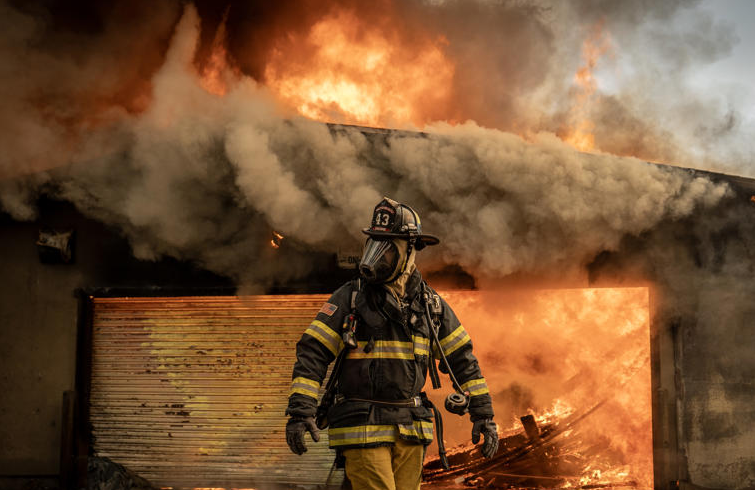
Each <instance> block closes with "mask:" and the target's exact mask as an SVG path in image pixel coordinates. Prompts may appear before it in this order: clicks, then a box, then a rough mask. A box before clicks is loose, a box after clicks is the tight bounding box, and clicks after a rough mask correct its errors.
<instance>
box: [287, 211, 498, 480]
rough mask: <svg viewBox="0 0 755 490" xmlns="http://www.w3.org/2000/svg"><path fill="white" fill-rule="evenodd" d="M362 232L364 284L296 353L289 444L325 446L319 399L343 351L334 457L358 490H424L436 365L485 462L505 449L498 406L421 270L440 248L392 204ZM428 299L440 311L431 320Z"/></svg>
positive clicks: (352, 285)
mask: <svg viewBox="0 0 755 490" xmlns="http://www.w3.org/2000/svg"><path fill="white" fill-rule="evenodd" d="M362 231H363V233H365V234H366V235H368V239H367V241H366V244H365V246H364V251H363V255H362V259H361V262H360V265H359V273H360V274H359V278H358V279H355V280H352V281H350V282H348V283H346V284H344V285H343V286H342V287H340V288H339V289H338V290H336V291H335V293H333V295H332V296H331V297H330V299H329V300H328V301H327V302H326V303H325V304H324V305H323V306H322V308H321V309H320V311H319V312H318V313H317V315H316V317H315V319H314V321H313V322H312V323H311V324H310V326H309V327H308V328H307V330H306V331H305V332H304V335H303V336H302V337H301V339H300V340H299V342H298V343H297V346H296V358H297V360H296V363H295V364H294V369H293V376H292V377H293V380H292V384H291V390H290V395H289V402H288V408H287V409H286V414H287V415H288V416H289V417H290V418H289V421H288V423H287V425H286V441H287V443H288V445H289V447H290V448H291V451H293V452H294V453H296V454H302V453H304V452H305V451H306V450H307V448H306V446H305V443H304V434H305V432H309V434H310V436H311V437H312V439H313V440H314V441H315V442H317V441H318V440H319V432H318V428H317V425H316V423H315V414H316V410H317V397H318V393H319V391H320V386H321V384H322V383H323V379H324V378H325V375H326V371H327V369H328V365H329V364H330V363H331V361H333V360H334V359H335V358H336V357H337V356H339V354H340V353H341V351H342V350H344V349H345V350H344V352H343V358H342V360H341V362H340V365H341V366H340V369H338V371H339V372H338V373H336V374H337V377H336V378H335V379H334V382H335V383H336V384H335V386H336V387H337V388H336V393H337V394H336V395H335V400H334V402H333V405H332V406H331V407H330V408H329V410H328V412H327V421H328V423H329V427H328V438H329V441H330V447H331V448H334V449H336V452H337V454H338V455H339V456H340V457H342V458H343V460H345V470H346V475H347V477H348V479H349V480H350V481H351V484H352V485H353V488H355V489H392V490H395V489H398V490H406V489H419V486H420V481H421V476H422V463H423V459H424V454H425V448H426V447H427V445H428V444H430V442H431V441H432V439H433V412H432V410H431V405H432V404H431V403H429V401H428V400H427V398H426V397H425V396H424V393H422V388H423V386H424V385H425V380H426V376H427V374H428V370H430V374H431V376H432V375H433V372H435V373H436V374H435V376H437V371H435V359H437V358H440V357H442V356H443V355H444V356H445V358H446V359H447V363H446V365H447V366H448V367H450V370H451V372H450V373H449V375H450V376H451V377H452V379H453V378H455V379H454V381H455V385H456V386H458V387H460V389H461V390H462V391H463V393H464V395H465V397H463V398H464V399H465V400H468V404H467V405H466V410H464V409H462V413H463V411H468V412H469V414H470V418H471V421H472V423H473V426H472V441H473V443H475V444H476V443H478V442H479V440H480V435H482V436H483V437H484V442H483V444H482V446H481V452H482V454H483V456H485V457H487V458H490V457H492V456H493V455H494V454H495V452H496V451H497V448H498V433H497V430H496V426H495V423H493V420H492V419H493V408H492V405H491V398H490V394H489V392H488V388H487V385H486V383H485V379H484V378H483V376H482V373H481V372H480V368H479V366H478V364H477V360H476V359H475V357H474V355H473V354H472V342H471V339H470V337H469V335H468V334H467V332H466V331H465V330H464V327H463V326H462V325H461V324H460V323H459V320H458V319H457V318H456V315H455V314H454V312H453V310H451V308H450V307H449V306H448V304H447V303H446V302H445V301H444V300H443V299H442V298H440V297H439V296H437V294H436V293H435V291H433V290H432V289H431V288H430V287H429V286H428V285H427V283H426V282H425V281H424V280H423V279H422V276H421V275H420V273H419V271H418V270H417V268H416V266H415V257H416V253H417V251H418V250H422V249H423V248H424V247H426V246H428V245H436V244H438V243H439V240H438V238H436V237H434V236H432V235H429V234H424V233H422V228H421V224H420V219H419V216H418V215H417V213H416V212H415V211H414V210H413V209H412V208H410V207H409V206H407V205H405V204H400V203H398V202H396V201H394V200H392V199H389V198H384V199H383V200H382V201H381V202H380V203H378V205H377V206H376V207H375V210H374V212H373V216H372V223H371V226H370V227H369V228H367V229H364V230H362ZM428 298H435V300H436V302H437V307H436V316H435V318H434V319H433V317H432V316H430V314H429V311H430V310H429V308H428V306H427V304H426V303H427V301H428ZM433 325H435V328H436V329H437V330H436V335H435V336H433V333H432V330H431V329H432V328H433ZM434 338H437V339H438V341H439V342H437V343H436V342H433V341H432V339H434ZM438 345H439V348H438V347H437V346H438ZM440 351H442V352H440ZM443 366H444V364H443V363H441V371H444V372H446V371H448V369H444V367H443ZM432 408H434V407H432ZM439 439H442V435H440V436H439ZM440 442H442V441H440Z"/></svg>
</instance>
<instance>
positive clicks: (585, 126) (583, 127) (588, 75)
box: [561, 19, 611, 151]
mask: <svg viewBox="0 0 755 490" xmlns="http://www.w3.org/2000/svg"><path fill="white" fill-rule="evenodd" d="M603 24H604V20H602V19H601V20H600V21H598V23H597V24H595V26H594V27H593V29H592V31H591V33H590V35H589V36H588V37H587V39H585V41H584V43H583V44H582V61H583V65H582V66H580V67H579V69H577V72H576V73H575V74H574V83H575V85H576V90H577V91H576V96H575V99H574V101H573V104H572V107H571V109H570V111H569V120H570V127H569V128H567V129H566V134H563V135H562V136H561V138H562V139H563V140H564V141H565V142H567V143H569V144H570V145H572V146H573V147H575V148H576V149H578V150H580V151H590V150H594V149H595V135H594V134H593V131H594V129H595V123H593V122H592V121H591V120H590V117H589V108H590V107H589V105H590V102H591V101H592V98H593V95H594V94H595V91H596V90H597V88H598V84H597V81H596V80H595V77H594V76H593V70H594V69H595V67H596V66H597V64H598V60H599V59H600V57H601V56H603V55H604V54H605V53H606V52H607V51H608V50H609V49H610V47H611V44H610V40H609V38H608V36H607V35H606V34H605V33H604V31H603Z"/></svg>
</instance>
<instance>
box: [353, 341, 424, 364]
mask: <svg viewBox="0 0 755 490" xmlns="http://www.w3.org/2000/svg"><path fill="white" fill-rule="evenodd" d="M365 345H367V342H363V341H358V342H357V348H356V349H351V350H349V352H348V353H347V354H346V357H348V358H349V359H406V360H412V359H414V350H413V347H414V345H413V344H412V343H411V342H401V341H398V340H377V341H375V346H374V347H373V348H372V350H371V351H370V352H364V346H365Z"/></svg>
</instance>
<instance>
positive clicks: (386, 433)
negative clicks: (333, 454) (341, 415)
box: [328, 425, 397, 447]
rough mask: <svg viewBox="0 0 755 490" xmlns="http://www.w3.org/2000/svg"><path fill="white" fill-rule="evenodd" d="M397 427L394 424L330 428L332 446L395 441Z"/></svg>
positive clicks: (329, 437) (329, 438)
mask: <svg viewBox="0 0 755 490" xmlns="http://www.w3.org/2000/svg"><path fill="white" fill-rule="evenodd" d="M396 432H397V431H396V427H395V426H393V425H358V426H355V427H338V428H335V429H333V428H330V429H328V440H329V444H330V446H331V447H334V446H346V445H352V444H371V443H375V442H395V441H396Z"/></svg>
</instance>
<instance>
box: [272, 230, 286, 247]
mask: <svg viewBox="0 0 755 490" xmlns="http://www.w3.org/2000/svg"><path fill="white" fill-rule="evenodd" d="M283 238H285V237H284V236H283V235H281V234H280V233H278V232H277V231H273V238H272V240H270V245H271V246H272V247H273V248H280V246H281V242H282V241H283Z"/></svg>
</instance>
